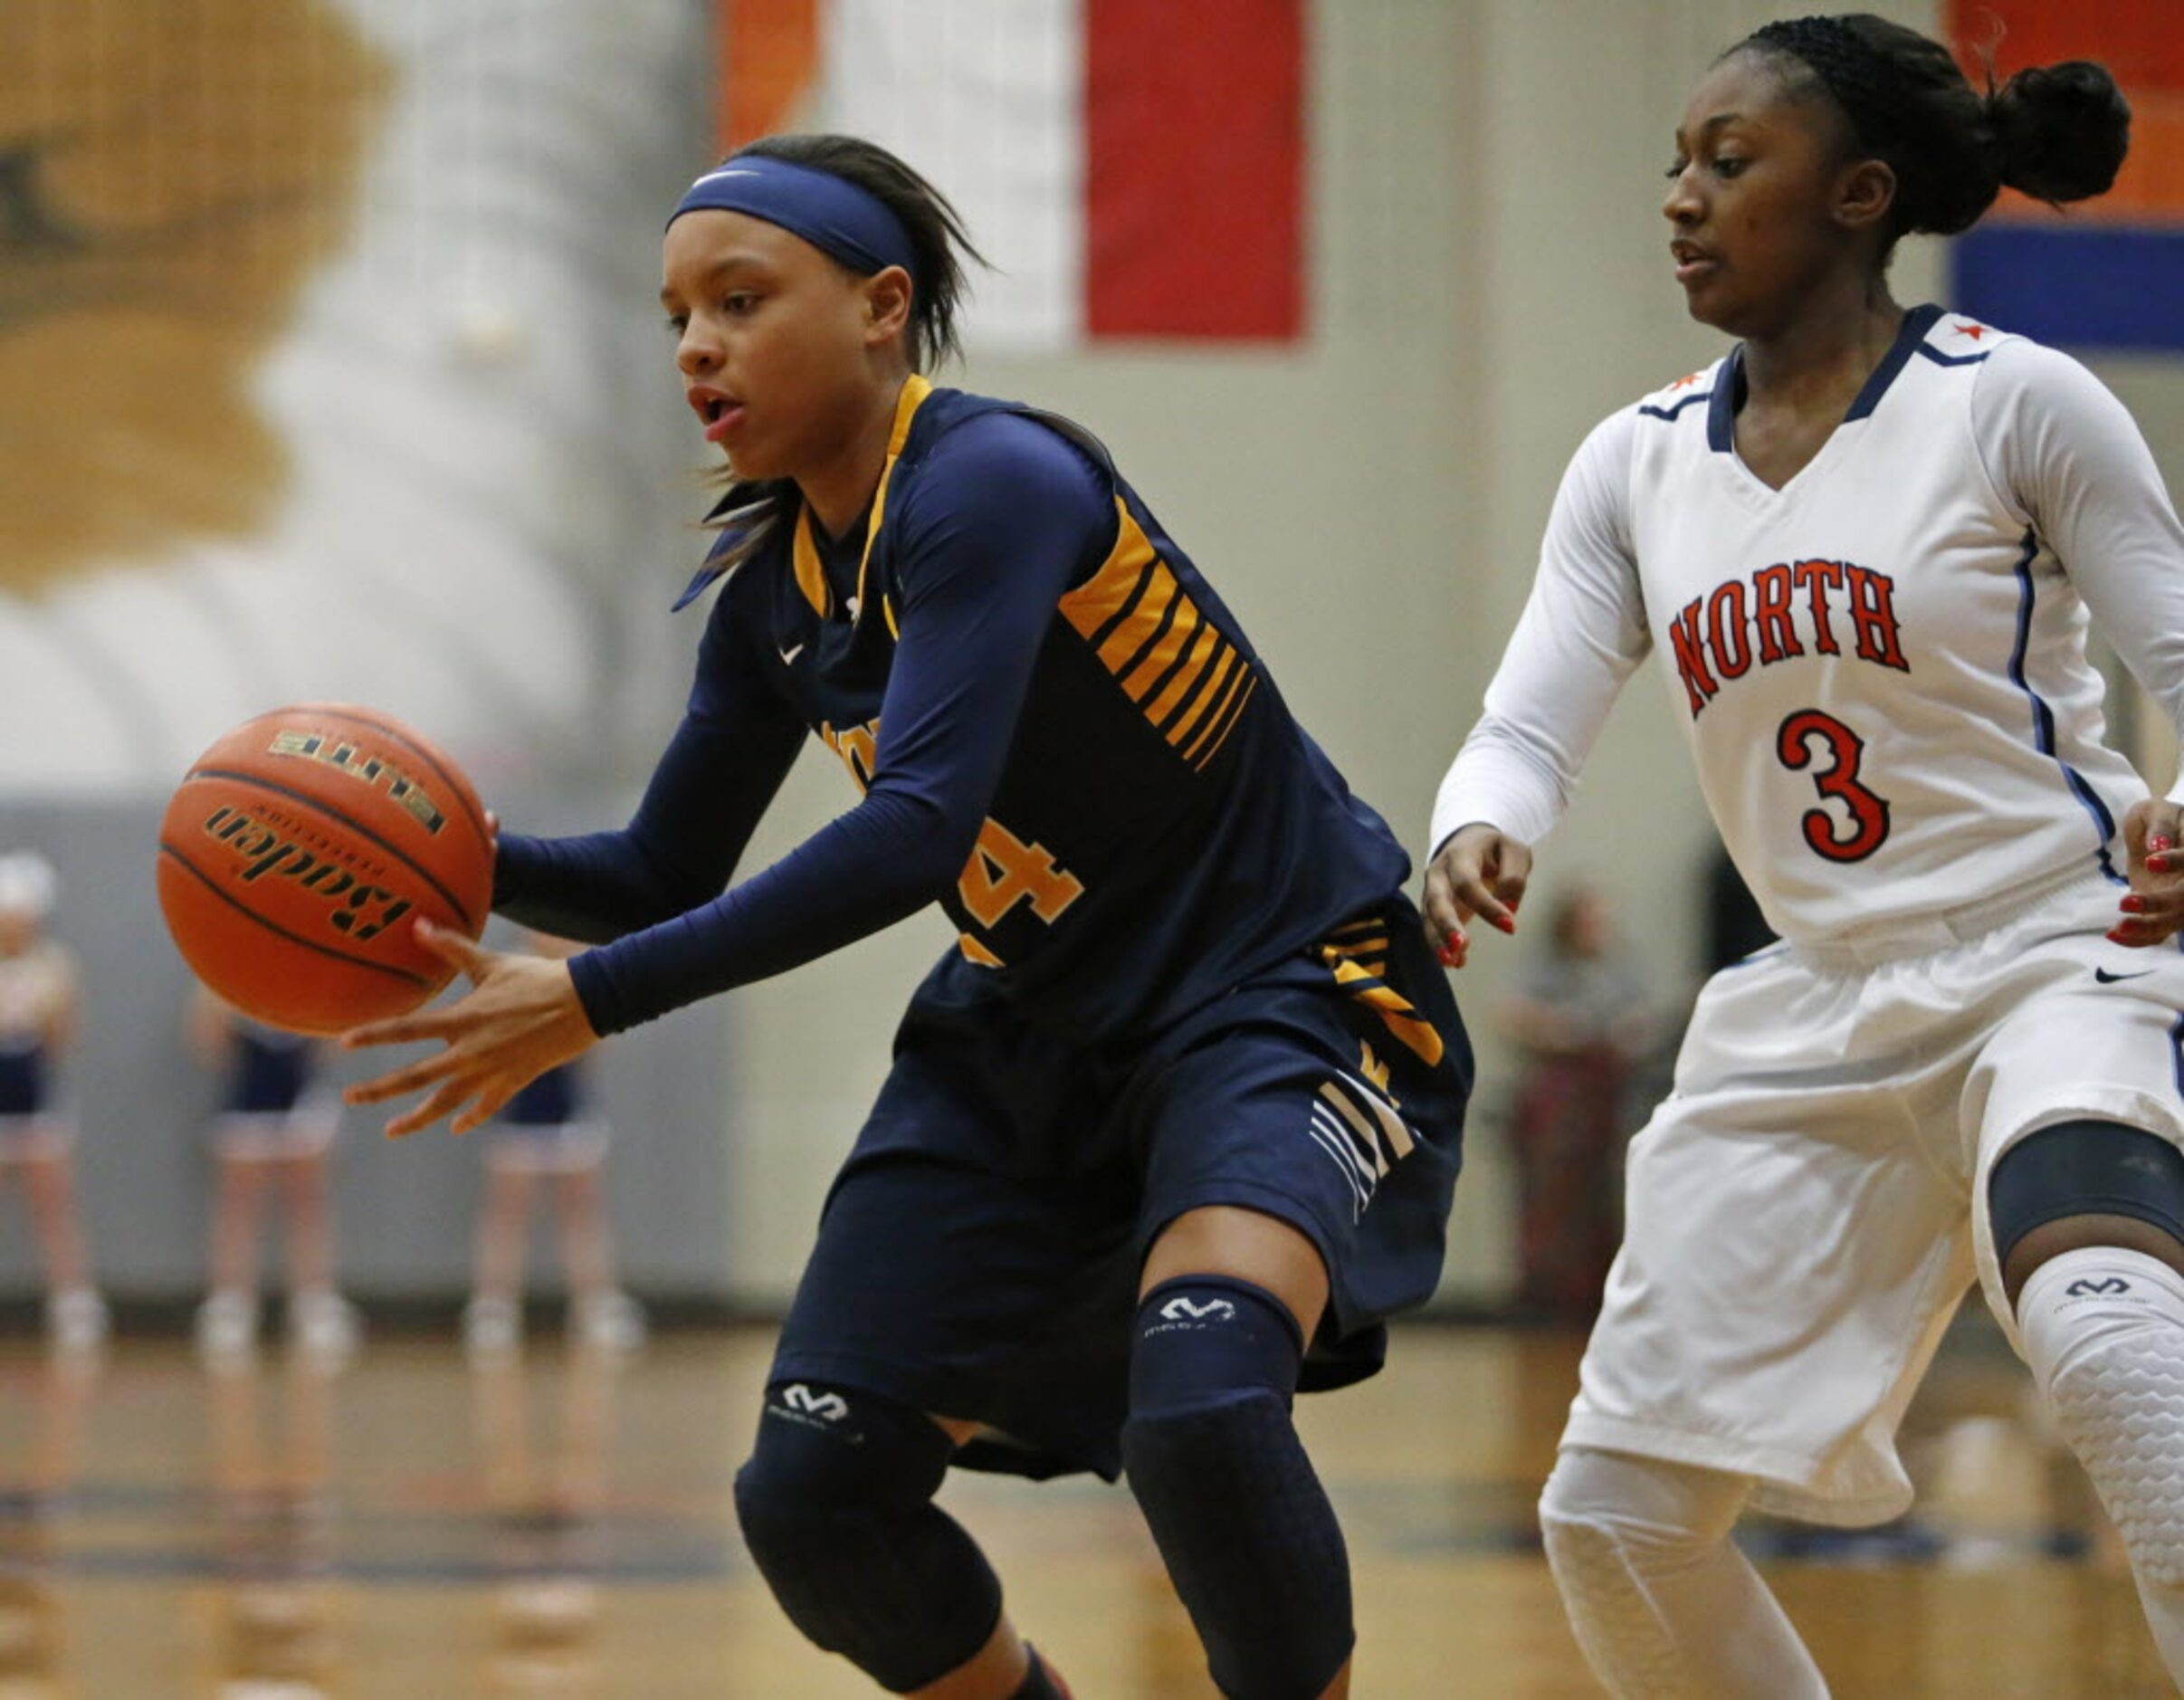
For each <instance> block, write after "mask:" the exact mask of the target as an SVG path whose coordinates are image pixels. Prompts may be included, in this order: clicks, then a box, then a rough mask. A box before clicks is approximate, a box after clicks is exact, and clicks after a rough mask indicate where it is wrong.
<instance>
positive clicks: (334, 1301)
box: [185, 986, 361, 1366]
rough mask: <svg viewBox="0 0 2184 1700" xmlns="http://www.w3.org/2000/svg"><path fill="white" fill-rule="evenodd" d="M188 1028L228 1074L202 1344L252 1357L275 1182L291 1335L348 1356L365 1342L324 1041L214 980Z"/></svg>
mask: <svg viewBox="0 0 2184 1700" xmlns="http://www.w3.org/2000/svg"><path fill="white" fill-rule="evenodd" d="M185 1034H186V1038H187V1039H188V1041H189V1045H190V1047H191V1049H192V1050H194V1051H195V1052H196V1055H197V1057H198V1059H199V1060H200V1061H201V1062H203V1063H204V1064H205V1066H206V1067H207V1068H208V1069H210V1070H212V1071H214V1072H215V1074H217V1076H218V1077H219V1081H220V1107H219V1110H218V1112H217V1113H216V1114H215V1116H214V1118H213V1125H212V1146H213V1162H214V1167H215V1173H216V1176H217V1179H215V1185H214V1199H213V1211H212V1237H211V1250H210V1254H209V1256H208V1259H207V1262H208V1264H209V1267H210V1277H211V1278H210V1282H209V1291H208V1292H207V1293H206V1294H205V1301H204V1303H203V1304H200V1305H199V1306H198V1307H197V1317H196V1336H197V1349H198V1351H200V1352H201V1353H203V1354H204V1356H205V1359H206V1360H207V1361H209V1362H212V1363H215V1364H217V1365H221V1366H230V1365H234V1364H235V1363H237V1362H239V1361H241V1360H243V1359H245V1358H247V1357H248V1356H249V1355H250V1354H251V1353H252V1352H253V1351H254V1350H255V1349H256V1347H257V1341H258V1216H259V1211H260V1208H261V1207H262V1205H263V1204H264V1202H265V1195H266V1193H267V1192H268V1191H269V1190H270V1191H271V1192H272V1194H273V1197H274V1199H275V1200H276V1209H275V1215H276V1217H277V1218H278V1219H279V1221H280V1223H281V1231H282V1237H283V1242H284V1243H283V1246H282V1251H283V1253H284V1254H285V1256H286V1258H287V1263H288V1319H287V1320H288V1328H289V1335H290V1338H291V1340H292V1341H293V1342H295V1343H296V1345H297V1346H298V1347H299V1348H300V1349H301V1350H302V1351H305V1352H306V1353H308V1354H310V1355H311V1356H313V1357H316V1358H319V1359H320V1360H321V1361H327V1362H336V1361H339V1360H341V1359H343V1358H346V1357H348V1355H349V1354H350V1353H351V1352H353V1351H355V1350H356V1347H357V1343H358V1337H359V1335H360V1333H361V1329H360V1326H359V1324H358V1320H357V1313H356V1308H355V1307H354V1306H353V1305H351V1304H349V1303H348V1300H347V1299H344V1298H343V1297H342V1296H341V1294H339V1292H338V1291H337V1290H336V1288H335V1285H334V1246H333V1221H332V1214H333V1213H332V1208H331V1201H330V1199H329V1183H330V1179H331V1170H332V1162H333V1145H334V1134H335V1132H336V1131H337V1124H338V1122H339V1105H338V1103H337V1102H336V1100H335V1098H334V1095H333V1094H332V1092H331V1090H330V1089H329V1088H327V1087H325V1086H323V1085H320V1084H319V1082H318V1076H319V1065H320V1062H321V1055H322V1053H321V1047H320V1046H319V1044H318V1043H317V1042H316V1041H315V1040H312V1039H310V1038H308V1037H306V1036H303V1035H302V1034H300V1033H288V1032H284V1031H282V1030H281V1028H279V1027H267V1026H265V1025H264V1024H263V1023H262V1022H258V1021H253V1020H252V1019H251V1018H250V1017H248V1016H246V1015H244V1014H243V1012H242V1011H241V1010H239V1009H235V1008H232V1007H231V1006H230V1005H228V1004H227V1003H225V1002H224V1001H223V1000H222V999H221V998H218V997H215V995H214V994H213V993H212V992H211V991H210V990H208V989H207V988H205V987H202V986H200V987H198V988H196V990H195V991H194V992H193V993H192V995H191V998H190V1004H189V1009H188V1013H187V1016H186V1020H185Z"/></svg>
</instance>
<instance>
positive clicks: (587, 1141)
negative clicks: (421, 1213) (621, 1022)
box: [463, 933, 644, 1358]
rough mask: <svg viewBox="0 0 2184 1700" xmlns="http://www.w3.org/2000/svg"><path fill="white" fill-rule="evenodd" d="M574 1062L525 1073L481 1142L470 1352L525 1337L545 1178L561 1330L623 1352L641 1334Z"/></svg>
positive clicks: (511, 1344)
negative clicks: (531, 1242)
mask: <svg viewBox="0 0 2184 1700" xmlns="http://www.w3.org/2000/svg"><path fill="white" fill-rule="evenodd" d="M526 948H527V949H529V950H534V951H537V952H538V953H539V954H541V955H548V956H566V955H567V954H569V953H570V952H571V951H572V950H575V949H576V947H575V946H574V945H572V944H570V943H569V942H567V941H565V940H560V939H554V938H549V937H548V936H547V935H546V934H543V933H532V934H530V935H529V941H528V943H527V946H526ZM585 1099H586V1089H585V1082H584V1075H583V1073H582V1071H581V1066H580V1065H577V1064H574V1063H571V1064H567V1065H564V1066H562V1067H560V1068H557V1069H552V1070H549V1071H548V1073H546V1074H541V1075H540V1076H539V1078H538V1079H536V1080H534V1081H532V1082H531V1083H530V1084H529V1085H528V1086H526V1087H524V1088H523V1090H522V1091H521V1092H520V1093H518V1094H516V1095H515V1097H513V1098H512V1099H510V1101H509V1103H508V1104H507V1106H506V1107H505V1108H504V1109H503V1110H502V1111H501V1113H500V1114H499V1116H498V1117H496V1118H495V1119H494V1122H493V1123H492V1131H491V1133H490V1135H489V1136H488V1138H487V1140H486V1145H485V1197H484V1199H483V1201H482V1203H481V1204H480V1206H479V1210H478V1234H477V1241H476V1264H475V1274H474V1276H473V1284H472V1290H471V1300H470V1303H469V1304H467V1305H466V1306H465V1307H464V1308H463V1343H464V1344H465V1345H466V1346H467V1347H468V1348H469V1349H470V1351H471V1353H472V1356H474V1357H488V1358H490V1357H493V1356H497V1355H501V1354H505V1353H509V1352H512V1351H515V1350H516V1349H517V1347H518V1346H519V1345H520V1342H521V1341H522V1336H523V1253H524V1244H525V1240H526V1237H527V1236H528V1232H529V1223H530V1208H531V1191H532V1183H533V1181H534V1180H536V1179H538V1178H539V1177H540V1176H544V1177H547V1178H548V1184H549V1185H550V1186H551V1187H552V1188H553V1191H554V1199H555V1202H556V1204H557V1205H558V1213H559V1218H560V1228H561V1264H562V1273H563V1276H564V1279H565V1280H566V1282H567V1289H568V1295H569V1315H568V1321H569V1332H570V1334H571V1335H572V1337H574V1338H575V1339H576V1341H577V1342H578V1343H579V1344H581V1345H587V1346H594V1347H600V1348H604V1349H606V1350H609V1351H627V1350H629V1349H631V1348H633V1347H635V1346H638V1345H641V1344H642V1343H644V1312H643V1311H642V1310H641V1309H640V1308H639V1306H638V1304H637V1303H636V1301H635V1300H634V1299H633V1298H631V1297H630V1296H629V1294H626V1293H625V1292H623V1291H622V1290H621V1289H620V1288H619V1287H618V1286H616V1285H615V1255H614V1238H613V1236H612V1234H611V1232H610V1231H609V1229H608V1227H607V1222H606V1188H605V1185H604V1181H603V1173H602V1171H603V1170H604V1167H605V1164H606V1148H607V1128H606V1122H602V1121H600V1120H598V1119H597V1118H596V1117H595V1116H593V1115H591V1114H590V1113H588V1106H587V1103H586V1102H585Z"/></svg>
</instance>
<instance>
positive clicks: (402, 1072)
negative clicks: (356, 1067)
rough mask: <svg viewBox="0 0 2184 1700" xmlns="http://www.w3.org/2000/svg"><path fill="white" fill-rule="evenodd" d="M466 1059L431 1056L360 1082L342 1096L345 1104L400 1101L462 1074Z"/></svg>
mask: <svg viewBox="0 0 2184 1700" xmlns="http://www.w3.org/2000/svg"><path fill="white" fill-rule="evenodd" d="M462 1068H463V1057H462V1056H461V1055H458V1054H457V1053H455V1052H453V1051H442V1052H441V1053H440V1054H439V1055H437V1056H428V1057H426V1058H425V1059H424V1061H422V1062H417V1063H411V1064H409V1065H407V1066H405V1067H402V1068H397V1069H394V1070H392V1071H390V1072H389V1073H387V1074H380V1075H377V1076H375V1077H374V1078H373V1079H370V1080H360V1081H358V1082H357V1083H356V1084H354V1085H353V1086H350V1087H348V1089H347V1090H345V1091H344V1092H343V1093H342V1094H341V1101H342V1102H343V1103H385V1102H386V1100H387V1099H389V1098H399V1097H401V1096H402V1095H403V1094H405V1093H411V1092H415V1091H416V1090H417V1088H418V1087H420V1086H429V1085H431V1084H433V1083H434V1082H435V1081H442V1080H447V1079H450V1078H451V1077H453V1075H455V1074H458V1073H459V1072H461V1070H462Z"/></svg>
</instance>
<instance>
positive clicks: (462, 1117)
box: [341, 921, 598, 1139]
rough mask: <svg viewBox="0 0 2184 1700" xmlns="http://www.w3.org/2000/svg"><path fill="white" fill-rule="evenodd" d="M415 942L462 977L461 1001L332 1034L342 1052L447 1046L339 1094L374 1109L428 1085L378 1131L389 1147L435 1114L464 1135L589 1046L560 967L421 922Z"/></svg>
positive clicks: (590, 1036) (587, 1029) (591, 1038)
mask: <svg viewBox="0 0 2184 1700" xmlns="http://www.w3.org/2000/svg"><path fill="white" fill-rule="evenodd" d="M417 942H418V943H420V944H422V945H424V947H425V949H427V950H431V951H433V952H434V953H435V954H436V955H439V956H442V957H444V958H445V959H446V960H448V961H450V962H452V963H453V964H454V965H455V966H456V967H457V968H458V969H462V971H463V973H465V974H467V975H468V976H469V977H470V979H471V991H470V993H469V995H468V996H467V997H465V998H462V999H461V1000H460V1001H459V1002H456V1003H453V1004H450V1005H448V1006H447V1007H446V1008H441V1009H424V1010H420V1011H418V1013H416V1014H415V1015H410V1016H396V1017H394V1018H393V1019H391V1020H387V1021H375V1022H372V1023H370V1024H369V1025H368V1026H366V1027H355V1028H352V1029H351V1030H350V1031H348V1032H347V1033H345V1034H343V1035H342V1036H341V1046H342V1048H343V1049H344V1050H355V1049H357V1048H358V1047H359V1046H367V1045H403V1044H407V1043H410V1042H411V1041H413V1040H417V1039H438V1040H440V1041H441V1042H442V1044H443V1046H445V1047H446V1048H445V1049H443V1050H442V1051H441V1052H440V1054H439V1055H436V1056H428V1057H426V1058H425V1059H424V1061H423V1062H418V1063H411V1064H408V1065H405V1066H404V1067H401V1068H397V1069H394V1070H392V1071H391V1072H389V1073H387V1074H381V1075H379V1076H378V1077H377V1079H375V1080H367V1081H363V1082H361V1083H359V1084H357V1085H354V1086H351V1087H350V1088H349V1089H348V1092H346V1093H345V1094H342V1095H343V1096H344V1097H345V1098H346V1099H347V1100H348V1102H349V1103H381V1102H383V1101H384V1100H386V1099H388V1098H398V1097H400V1096H401V1095H402V1094H404V1093H407V1092H415V1091H418V1090H419V1089H421V1088H424V1087H428V1086H429V1087H430V1088H431V1089H432V1090H431V1091H429V1092H427V1093H426V1094H425V1095H424V1102H423V1103H419V1104H418V1105H417V1106H416V1108H415V1109H414V1110H409V1111H406V1112H405V1113H403V1114H401V1115H398V1116H396V1117H395V1118H394V1119H393V1120H392V1121H390V1122H388V1123H387V1124H386V1132H387V1137H388V1138H389V1139H399V1138H401V1137H402V1136H403V1135H404V1134H405V1133H415V1132H416V1131H417V1130H418V1129H419V1128H421V1127H429V1126H431V1125H432V1124H433V1123H434V1122H437V1121H438V1120H439V1119H440V1118H441V1117H442V1116H443V1115H445V1116H453V1122H450V1124H449V1125H450V1127H451V1129H452V1130H453V1132H457V1133H467V1132H470V1131H471V1129H472V1128H474V1127H477V1126H479V1125H480V1124H481V1123H482V1122H485V1121H486V1119H487V1118H488V1117H490V1116H491V1115H492V1114H493V1113H495V1112H496V1111H498V1110H499V1109H500V1108H501V1105H503V1104H505V1103H507V1102H508V1101H509V1100H510V1098H512V1097H514V1096H515V1095H516V1094H517V1093H519V1092H520V1091H521V1090H522V1089H523V1088H524V1087H525V1086H526V1085H528V1084H529V1083H530V1082H531V1081H533V1080H536V1079H537V1078H538V1077H539V1075H540V1074H544V1073H546V1071H547V1070H548V1069H549V1068H556V1067H558V1066H559V1065H561V1064H563V1063H566V1062H568V1061H569V1060H570V1059H571V1058H573V1057H576V1056H579V1055H582V1054H583V1053H584V1052H585V1051H587V1050H588V1049H590V1048H591V1046H594V1045H596V1044H597V1043H598V1035H596V1033H594V1032H593V1031H592V1027H591V1022H590V1020H589V1019H588V1018H587V1017H586V1016H585V1013H584V1005H583V1004H582V1003H581V1002H580V1001H579V1000H578V998H577V988H576V984H575V982H574V981H572V980H571V979H569V973H568V964H567V962H558V961H555V960H551V959H550V958H547V957H542V956H520V955H518V954H516V953H515V952H512V951H507V950H485V949H484V948H483V947H482V946H480V945H476V944H472V942H471V941H469V940H468V939H466V938H464V937H463V935H462V934H461V933H459V932H450V931H448V930H447V929H446V928H444V927H435V926H433V925H432V924H431V923H429V922H424V921H420V922H418V923H417Z"/></svg>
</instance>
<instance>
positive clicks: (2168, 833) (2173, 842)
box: [2132, 803, 2184, 878]
mask: <svg viewBox="0 0 2184 1700" xmlns="http://www.w3.org/2000/svg"><path fill="white" fill-rule="evenodd" d="M2162 807H2163V811H2164V814H2165V815H2166V818H2160V817H2157V818H2155V819H2153V820H2151V821H2150V822H2148V823H2147V832H2146V841H2145V845H2144V846H2143V848H2142V849H2141V848H2139V847H2137V846H2134V847H2133V855H2132V861H2133V862H2138V863H2141V864H2143V865H2144V866H2145V869H2146V871H2147V873H2149V874H2152V875H2154V876H2155V877H2156V878H2172V877H2174V876H2175V875H2177V874H2184V852H2179V849H2178V845H2179V844H2184V820H2179V818H2178V817H2179V816H2180V815H2184V810H2179V809H2178V808H2177V807H2176V805H2174V804H2173V803H2171V804H2167V805H2164V806H2162Z"/></svg>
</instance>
